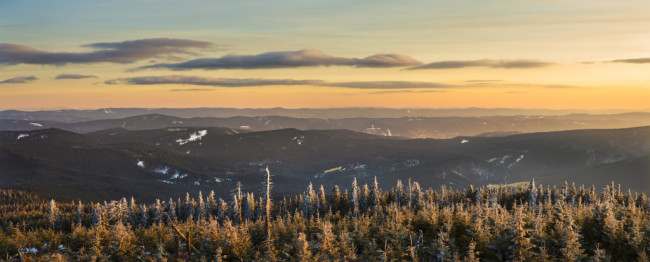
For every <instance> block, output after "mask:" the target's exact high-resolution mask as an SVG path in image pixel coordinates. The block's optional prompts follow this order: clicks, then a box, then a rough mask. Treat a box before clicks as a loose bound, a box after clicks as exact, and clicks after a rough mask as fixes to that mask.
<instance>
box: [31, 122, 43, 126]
mask: <svg viewBox="0 0 650 262" xmlns="http://www.w3.org/2000/svg"><path fill="white" fill-rule="evenodd" d="M29 124H30V125H32V126H38V127H41V126H43V125H41V124H39V123H35V122H29Z"/></svg>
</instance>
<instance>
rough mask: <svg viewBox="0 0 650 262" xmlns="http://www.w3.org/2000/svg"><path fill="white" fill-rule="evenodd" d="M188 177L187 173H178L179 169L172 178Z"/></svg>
mask: <svg viewBox="0 0 650 262" xmlns="http://www.w3.org/2000/svg"><path fill="white" fill-rule="evenodd" d="M186 177H187V174H180V173H178V170H176V173H174V175H172V177H171V178H170V179H183V178H186Z"/></svg>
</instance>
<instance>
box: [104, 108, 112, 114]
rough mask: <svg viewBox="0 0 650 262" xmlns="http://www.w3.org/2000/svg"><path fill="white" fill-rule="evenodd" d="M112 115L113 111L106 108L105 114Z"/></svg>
mask: <svg viewBox="0 0 650 262" xmlns="http://www.w3.org/2000/svg"><path fill="white" fill-rule="evenodd" d="M112 113H113V110H111V109H110V108H104V114H112Z"/></svg>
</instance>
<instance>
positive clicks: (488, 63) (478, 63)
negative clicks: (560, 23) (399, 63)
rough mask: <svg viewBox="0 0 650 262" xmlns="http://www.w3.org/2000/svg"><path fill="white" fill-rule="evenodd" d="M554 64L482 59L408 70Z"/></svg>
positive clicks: (523, 66) (543, 65) (434, 64)
mask: <svg viewBox="0 0 650 262" xmlns="http://www.w3.org/2000/svg"><path fill="white" fill-rule="evenodd" d="M552 64H553V63H549V62H544V61H539V60H527V59H519V60H493V59H481V60H467V61H440V62H433V63H428V64H425V65H421V66H415V67H411V68H408V69H409V70H415V69H452V68H464V67H491V68H507V69H511V68H536V67H545V66H549V65H552Z"/></svg>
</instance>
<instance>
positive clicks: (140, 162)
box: [138, 159, 145, 168]
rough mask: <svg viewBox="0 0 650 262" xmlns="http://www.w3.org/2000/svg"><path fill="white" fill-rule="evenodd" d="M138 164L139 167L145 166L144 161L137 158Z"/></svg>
mask: <svg viewBox="0 0 650 262" xmlns="http://www.w3.org/2000/svg"><path fill="white" fill-rule="evenodd" d="M138 166H139V167H141V168H145V166H144V161H142V160H140V159H138Z"/></svg>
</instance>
